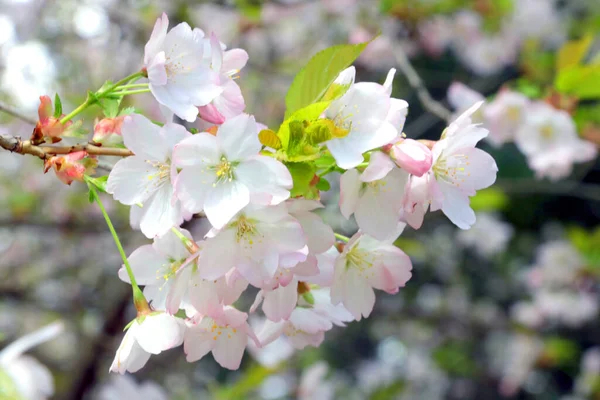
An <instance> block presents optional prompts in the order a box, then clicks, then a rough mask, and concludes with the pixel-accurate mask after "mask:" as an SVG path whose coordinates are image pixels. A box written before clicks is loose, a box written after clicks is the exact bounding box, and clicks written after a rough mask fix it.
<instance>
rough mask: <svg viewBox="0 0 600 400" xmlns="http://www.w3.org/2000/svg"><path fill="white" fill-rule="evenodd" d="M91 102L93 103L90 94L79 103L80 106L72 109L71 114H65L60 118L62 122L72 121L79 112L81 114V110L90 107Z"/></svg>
mask: <svg viewBox="0 0 600 400" xmlns="http://www.w3.org/2000/svg"><path fill="white" fill-rule="evenodd" d="M91 104H92V100H91V98H90V96H89V95H88V97H87V98H86V99H85V101H84V102H83V103H81V104H80V105H79V107H77V108H76V109H74V110H73V111H71V112H70V113H69V114H67V115H65V116H64V117H62V118H61V119H60V123H61V124H63V125H64V124H65V123H66V122H68V121H70V120H71V119H72V118H73V117H75V116H76V115H77V114H79V113H80V112H82V111H83V110H85V109H86V108H88V107H89V106H90V105H91Z"/></svg>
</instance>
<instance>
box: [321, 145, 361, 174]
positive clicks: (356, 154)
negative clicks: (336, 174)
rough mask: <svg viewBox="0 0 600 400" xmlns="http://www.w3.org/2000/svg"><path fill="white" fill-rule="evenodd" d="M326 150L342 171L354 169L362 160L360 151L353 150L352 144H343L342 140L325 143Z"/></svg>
mask: <svg viewBox="0 0 600 400" xmlns="http://www.w3.org/2000/svg"><path fill="white" fill-rule="evenodd" d="M327 148H328V149H329V151H330V152H331V155H332V156H333V158H335V161H336V162H337V165H338V166H339V167H340V168H343V169H350V168H354V167H356V166H357V165H359V164H360V163H362V162H363V160H364V157H363V155H362V153H363V152H362V151H360V150H357V149H353V148H352V143H348V142H343V141H342V139H332V140H329V141H327Z"/></svg>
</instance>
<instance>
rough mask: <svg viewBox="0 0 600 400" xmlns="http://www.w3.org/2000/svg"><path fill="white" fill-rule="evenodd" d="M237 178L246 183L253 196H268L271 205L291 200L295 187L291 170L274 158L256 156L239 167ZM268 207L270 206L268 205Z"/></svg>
mask: <svg viewBox="0 0 600 400" xmlns="http://www.w3.org/2000/svg"><path fill="white" fill-rule="evenodd" d="M235 176H236V178H237V179H238V180H239V181H240V182H242V183H244V185H246V186H247V187H248V189H249V190H250V192H251V193H252V194H254V193H263V194H268V195H269V196H270V197H269V200H271V201H270V202H269V204H279V203H281V202H282V201H284V200H286V199H287V198H289V196H290V194H289V189H291V188H292V186H293V181H292V176H291V174H290V172H289V170H288V169H287V168H286V167H285V165H283V164H282V163H281V162H279V161H277V160H275V159H273V158H272V157H267V156H262V155H256V156H253V157H251V158H250V159H249V160H247V161H243V162H242V163H240V165H238V167H237V168H236V171H235ZM266 205H268V204H266Z"/></svg>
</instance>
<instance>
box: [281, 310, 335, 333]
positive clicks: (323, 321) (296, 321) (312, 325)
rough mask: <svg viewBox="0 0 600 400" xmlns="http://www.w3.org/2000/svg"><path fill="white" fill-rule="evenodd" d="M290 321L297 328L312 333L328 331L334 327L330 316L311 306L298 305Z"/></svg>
mask: <svg viewBox="0 0 600 400" xmlns="http://www.w3.org/2000/svg"><path fill="white" fill-rule="evenodd" d="M289 321H290V322H291V323H292V324H293V325H294V327H295V328H296V329H298V330H301V331H304V332H307V333H311V334H314V333H317V332H320V331H327V330H329V329H331V328H332V327H333V324H332V323H331V321H329V319H328V318H326V317H324V316H323V315H321V314H318V313H316V312H315V311H314V310H312V309H309V308H301V307H298V308H296V309H294V311H293V312H292V315H291V316H290V319H289Z"/></svg>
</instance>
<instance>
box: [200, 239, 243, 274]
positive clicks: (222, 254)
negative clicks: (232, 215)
mask: <svg viewBox="0 0 600 400" xmlns="http://www.w3.org/2000/svg"><path fill="white" fill-rule="evenodd" d="M234 243H236V237H235V231H234V230H232V229H225V230H223V231H221V232H219V233H218V234H217V235H216V236H215V237H213V238H211V239H208V240H206V241H205V242H204V247H203V248H202V250H201V255H200V259H199V260H198V275H199V276H200V277H201V278H203V279H208V280H214V279H218V278H220V277H222V276H223V275H225V274H226V273H227V272H228V271H229V270H230V269H231V268H233V267H235V266H236V265H237V261H238V251H237V249H236V248H235V247H234V246H233V244H234Z"/></svg>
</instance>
